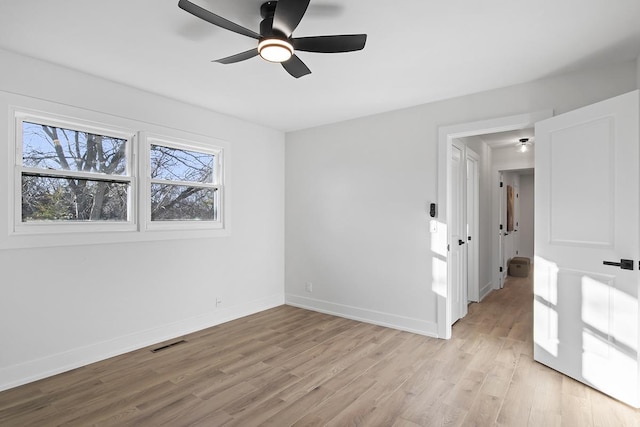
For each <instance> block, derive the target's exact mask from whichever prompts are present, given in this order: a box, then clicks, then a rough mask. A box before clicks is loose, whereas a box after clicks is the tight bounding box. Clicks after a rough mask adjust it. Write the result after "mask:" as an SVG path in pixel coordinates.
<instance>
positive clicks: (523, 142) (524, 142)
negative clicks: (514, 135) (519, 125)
mask: <svg viewBox="0 0 640 427" xmlns="http://www.w3.org/2000/svg"><path fill="white" fill-rule="evenodd" d="M516 145H517V147H518V152H520V153H526V152H527V151H529V145H531V142H529V138H520V140H519V142H518V143H517V144H516Z"/></svg>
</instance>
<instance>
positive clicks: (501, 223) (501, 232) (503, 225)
mask: <svg viewBox="0 0 640 427" xmlns="http://www.w3.org/2000/svg"><path fill="white" fill-rule="evenodd" d="M498 182H500V191H498V198H499V199H500V203H499V205H500V217H499V220H498V228H497V229H498V260H499V262H500V265H499V266H498V268H499V270H498V287H499V288H500V289H502V288H503V287H504V276H505V275H506V266H505V262H504V254H505V250H504V239H505V233H506V232H507V191H506V187H505V185H504V175H503V174H502V172H500V173H499V177H498Z"/></svg>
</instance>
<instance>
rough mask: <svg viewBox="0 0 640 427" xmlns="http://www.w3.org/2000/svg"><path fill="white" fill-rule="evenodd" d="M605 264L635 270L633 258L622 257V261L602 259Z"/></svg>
mask: <svg viewBox="0 0 640 427" xmlns="http://www.w3.org/2000/svg"><path fill="white" fill-rule="evenodd" d="M602 263H603V264H604V265H612V266H614V267H620V268H621V269H623V270H633V260H632V259H621V260H620V262H615V261H602Z"/></svg>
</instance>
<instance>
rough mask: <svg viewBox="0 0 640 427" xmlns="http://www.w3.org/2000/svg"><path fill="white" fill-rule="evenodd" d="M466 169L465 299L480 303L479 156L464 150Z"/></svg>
mask: <svg viewBox="0 0 640 427" xmlns="http://www.w3.org/2000/svg"><path fill="white" fill-rule="evenodd" d="M466 153H467V155H466V167H467V230H466V235H467V299H468V300H469V301H475V302H478V301H480V277H479V276H480V264H479V260H478V256H479V254H478V248H479V245H478V227H479V222H480V219H479V216H480V206H479V203H480V171H479V163H480V156H479V155H478V154H477V153H475V152H474V151H471V150H470V149H468V148H467V149H466Z"/></svg>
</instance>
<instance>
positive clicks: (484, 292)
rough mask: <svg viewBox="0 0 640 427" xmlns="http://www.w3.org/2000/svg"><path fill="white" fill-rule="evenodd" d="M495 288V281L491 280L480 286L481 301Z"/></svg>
mask: <svg viewBox="0 0 640 427" xmlns="http://www.w3.org/2000/svg"><path fill="white" fill-rule="evenodd" d="M493 289H494V286H493V282H489V283H487V284H486V285H484V286H482V287H481V288H480V301H482V300H483V299H484V298H485V297H486V296H487V295H489V294H490V293H491V291H492V290H493Z"/></svg>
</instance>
